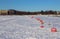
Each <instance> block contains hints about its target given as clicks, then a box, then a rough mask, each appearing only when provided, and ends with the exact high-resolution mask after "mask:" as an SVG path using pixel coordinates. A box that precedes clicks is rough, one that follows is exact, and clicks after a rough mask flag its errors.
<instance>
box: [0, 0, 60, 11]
mask: <svg viewBox="0 0 60 39" xmlns="http://www.w3.org/2000/svg"><path fill="white" fill-rule="evenodd" d="M1 9H2V10H8V9H15V10H22V11H41V10H57V11H59V10H60V0H0V10H1Z"/></svg>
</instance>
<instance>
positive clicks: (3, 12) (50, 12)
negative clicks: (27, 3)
mask: <svg viewBox="0 0 60 39" xmlns="http://www.w3.org/2000/svg"><path fill="white" fill-rule="evenodd" d="M39 14H40V15H58V14H60V12H58V11H53V10H49V11H43V10H41V11H39V12H25V11H18V10H14V9H10V10H7V11H5V10H0V15H39Z"/></svg>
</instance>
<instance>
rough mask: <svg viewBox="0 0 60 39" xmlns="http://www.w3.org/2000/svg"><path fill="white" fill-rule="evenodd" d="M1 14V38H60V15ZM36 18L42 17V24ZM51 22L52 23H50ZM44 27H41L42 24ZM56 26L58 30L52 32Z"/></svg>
mask: <svg viewBox="0 0 60 39" xmlns="http://www.w3.org/2000/svg"><path fill="white" fill-rule="evenodd" d="M33 16H34V18H31V17H32V15H29V16H28V15H23V16H19V15H17V16H15V15H12V16H10V15H6V16H0V39H60V17H52V16H47V15H33ZM35 18H40V19H42V20H43V21H44V24H40V22H39V21H38V20H36V19H35ZM49 24H50V25H49ZM42 25H43V26H44V28H40V26H42ZM52 27H55V28H56V29H57V32H51V28H52Z"/></svg>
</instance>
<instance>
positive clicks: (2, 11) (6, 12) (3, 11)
mask: <svg viewBox="0 0 60 39" xmlns="http://www.w3.org/2000/svg"><path fill="white" fill-rule="evenodd" d="M7 14H8V10H0V15H7Z"/></svg>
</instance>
